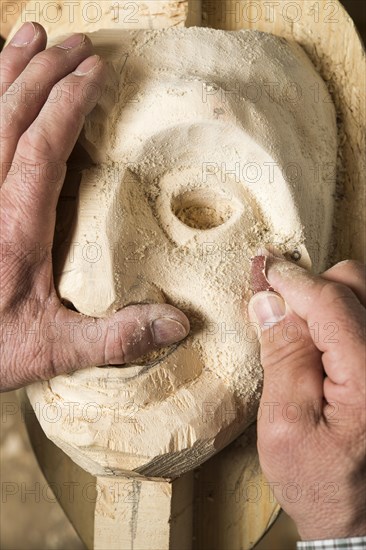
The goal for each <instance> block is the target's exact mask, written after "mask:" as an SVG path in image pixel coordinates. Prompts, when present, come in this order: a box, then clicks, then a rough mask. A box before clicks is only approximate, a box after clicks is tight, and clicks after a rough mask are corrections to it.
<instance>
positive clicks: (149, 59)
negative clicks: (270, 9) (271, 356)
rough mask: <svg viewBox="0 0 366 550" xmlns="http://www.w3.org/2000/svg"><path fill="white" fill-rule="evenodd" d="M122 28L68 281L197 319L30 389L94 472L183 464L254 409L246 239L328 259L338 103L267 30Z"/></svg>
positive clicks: (66, 293) (89, 143) (202, 454)
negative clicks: (187, 327) (148, 350)
mask: <svg viewBox="0 0 366 550" xmlns="http://www.w3.org/2000/svg"><path fill="white" fill-rule="evenodd" d="M119 39H120V42H119V44H118V45H116V44H115V45H114V50H113V48H112V50H113V51H114V57H115V53H116V51H118V53H119V62H118V63H117V62H115V63H114V67H115V69H116V74H118V75H120V76H118V78H117V80H116V83H115V84H113V81H112V80H111V84H110V87H109V90H108V93H106V94H105V95H104V96H103V98H102V100H101V102H100V107H99V108H97V109H96V110H95V111H94V112H93V113H92V114H91V115H90V117H89V118H88V120H87V122H86V125H85V129H84V136H83V144H84V146H85V147H86V148H87V150H88V151H89V153H90V154H91V156H92V158H93V160H94V161H95V162H96V165H95V166H93V167H91V168H89V169H88V170H86V171H85V172H84V174H83V178H82V182H81V187H80V192H79V198H78V210H77V213H76V223H75V225H73V228H72V231H71V233H70V234H69V244H68V246H69V253H68V254H67V258H66V260H64V259H63V260H62V262H61V265H60V273H59V291H60V294H61V296H62V297H63V298H65V299H67V300H68V301H70V302H71V303H72V304H73V305H74V306H75V307H76V309H77V310H79V311H81V312H82V313H85V314H88V315H94V316H103V315H105V314H106V313H109V312H111V311H116V310H118V309H120V308H122V307H124V306H126V305H128V304H131V303H146V302H167V303H169V304H172V305H174V306H176V307H178V308H180V309H182V310H183V311H184V312H185V313H186V314H187V316H188V317H189V319H190V321H191V325H192V332H191V334H190V336H189V337H188V338H187V339H186V340H185V341H184V342H182V343H181V344H180V345H178V346H176V347H175V348H171V349H168V350H162V351H161V352H159V353H158V354H156V355H155V356H154V357H148V358H143V359H142V360H141V361H140V362H138V364H136V365H126V366H123V367H122V366H121V367H120V368H118V367H117V368H91V369H87V370H84V371H78V372H75V373H74V374H73V375H72V376H67V377H66V376H59V377H57V378H56V379H54V380H51V381H50V382H49V384H38V385H36V386H33V387H32V388H31V389H30V390H29V395H30V396H31V399H32V400H33V402H34V401H35V400H37V401H38V402H39V401H40V400H45V401H47V400H48V399H49V398H52V399H53V400H55V401H56V402H57V403H58V404H59V405H60V407H61V409H62V410H63V415H64V416H63V418H64V421H63V422H62V423H61V424H62V425H61V428H60V424H59V425H58V426H57V427H56V428H55V426H54V425H52V423H51V424H50V423H47V422H45V420H44V419H42V418H41V419H40V420H41V423H42V424H43V427H44V429H45V431H46V433H47V434H48V435H49V437H50V438H51V439H53V440H54V441H55V442H56V443H57V444H58V445H59V446H61V447H62V448H64V450H66V452H67V453H68V454H70V455H71V456H72V458H73V459H74V460H75V461H76V462H78V463H79V464H81V465H82V466H84V467H85V468H86V469H88V470H90V471H91V472H92V473H102V474H103V473H104V474H108V473H111V472H112V473H113V472H120V471H126V470H127V471H131V470H134V471H137V472H140V473H144V474H147V475H154V476H161V477H163V476H166V477H174V476H176V475H179V474H181V473H182V472H184V471H187V470H189V469H192V468H194V467H196V466H197V465H199V464H200V463H201V462H203V461H204V460H205V459H206V458H208V457H209V456H210V455H212V454H213V453H215V452H217V451H218V450H220V449H221V448H223V447H224V446H225V445H226V444H227V443H229V442H230V441H231V440H233V439H234V438H235V437H236V436H237V435H238V434H239V433H241V432H242V431H243V430H244V429H245V428H246V427H247V426H248V425H249V424H250V423H251V422H253V421H254V419H255V416H256V408H257V404H258V400H259V396H260V386H261V367H260V363H259V358H258V346H257V338H256V332H257V331H256V328H255V327H253V326H252V325H250V323H249V321H248V318H247V314H246V304H247V302H248V300H249V299H250V296H251V288H250V283H249V267H250V257H251V256H252V255H253V254H254V253H255V251H256V249H257V248H258V247H259V246H260V245H263V244H266V243H274V244H276V245H277V246H278V247H279V248H280V249H282V250H283V251H284V252H287V253H289V254H290V255H291V254H292V255H294V258H295V259H296V260H299V259H300V258H301V259H300V261H302V262H303V263H304V265H309V264H310V260H311V261H312V262H313V263H314V264H315V266H316V268H320V267H321V266H322V263H323V261H324V257H325V255H326V254H325V253H326V247H327V244H328V240H329V234H330V223H331V215H332V208H331V200H330V197H331V195H332V193H333V190H334V179H333V178H331V177H329V174H330V167H331V166H333V165H334V164H335V158H336V129H335V115H334V109H333V105H332V104H331V102H330V99H329V96H328V94H327V91H326V88H325V85H324V83H323V82H322V80H321V79H320V77H319V76H318V74H317V73H316V71H315V69H314V68H313V67H312V66H311V64H310V62H309V60H308V59H307V58H306V56H305V54H304V53H303V52H302V51H301V50H300V48H299V47H297V46H294V45H292V46H290V45H288V44H287V43H286V42H285V41H284V40H282V39H278V38H275V37H273V36H271V35H266V34H262V33H258V32H251V31H242V32H238V33H230V32H223V31H214V30H208V29H197V28H192V29H170V30H167V31H160V32H135V33H121V34H120V37H119ZM112 50H111V48H109V49H108V48H104V50H103V48H102V51H103V53H104V54H105V53H106V52H107V53H108V52H109V54H110V55H112V54H111V51H112ZM126 54H128V55H126ZM121 60H122V61H121ZM326 163H328V164H326ZM71 401H72V402H76V403H78V406H75V407H74V416H73V421H72V422H69V423H67V418H66V416H65V415H67V411H66V409H67V403H68V402H71ZM90 403H94V404H97V406H96V408H95V410H96V411H99V413H100V414H98V413H97V412H96V413H95V414H94V416H93V420H92V421H90V418H88V415H85V414H83V410H84V411H85V410H88V404H90Z"/></svg>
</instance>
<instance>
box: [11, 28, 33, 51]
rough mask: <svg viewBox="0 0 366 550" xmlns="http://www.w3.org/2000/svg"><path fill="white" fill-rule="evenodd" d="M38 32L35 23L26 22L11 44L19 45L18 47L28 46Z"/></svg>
mask: <svg viewBox="0 0 366 550" xmlns="http://www.w3.org/2000/svg"><path fill="white" fill-rule="evenodd" d="M36 34H37V30H36V27H35V26H34V25H33V23H31V22H29V23H24V25H22V26H21V27H20V29H19V30H18V32H17V33H15V35H14V36H13V38H12V39H11V41H10V44H11V45H12V46H17V47H18V48H19V47H20V48H21V47H23V46H27V45H28V44H30V43H31V42H32V41H33V40H34V38H35V36H36Z"/></svg>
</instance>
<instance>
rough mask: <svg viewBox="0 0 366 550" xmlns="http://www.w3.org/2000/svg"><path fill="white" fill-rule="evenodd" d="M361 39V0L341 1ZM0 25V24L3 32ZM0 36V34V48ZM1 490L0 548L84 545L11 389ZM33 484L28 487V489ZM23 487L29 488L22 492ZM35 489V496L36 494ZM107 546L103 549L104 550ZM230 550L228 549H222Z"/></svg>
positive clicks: (289, 543) (285, 534)
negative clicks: (55, 492) (52, 486)
mask: <svg viewBox="0 0 366 550" xmlns="http://www.w3.org/2000/svg"><path fill="white" fill-rule="evenodd" d="M342 3H343V5H344V6H345V8H346V9H347V11H348V12H349V14H350V15H351V17H352V18H353V20H354V21H355V23H356V26H357V28H358V30H359V33H360V35H361V37H362V39H363V42H364V43H365V42H366V2H364V1H363V0H342ZM6 33H7V29H5V27H4V28H3V27H2V28H1V29H0V34H1V35H2V37H4V36H5V35H6ZM3 43H4V39H3V38H0V48H2V46H3ZM0 406H1V419H0V465H1V480H2V495H1V503H0V504H1V507H0V548H2V549H3V550H83V549H84V545H83V544H82V543H81V541H80V540H79V538H78V536H77V534H76V533H75V531H74V529H73V527H72V526H71V524H70V523H69V521H68V520H67V518H66V516H65V514H64V513H63V511H62V509H61V507H60V506H59V504H58V503H57V501H56V499H55V498H54V497H53V495H52V492H51V491H50V490H47V491H45V489H44V488H45V487H47V482H46V480H45V478H44V477H43V475H42V473H41V471H40V469H39V466H38V464H37V462H36V459H35V457H34V455H33V451H32V449H31V446H30V443H29V440H28V436H27V433H26V429H25V425H24V423H23V421H22V418H21V414H20V409H19V406H18V403H17V398H16V395H15V392H9V393H6V394H1V395H0ZM32 489H33V492H32ZM27 491H28V492H27ZM39 491H40V493H41V494H40V498H39V494H38V493H39ZM296 540H298V535H297V532H296V528H295V526H294V524H293V522H292V521H291V520H290V518H288V517H287V516H286V514H284V513H283V514H281V516H280V518H279V519H278V520H277V522H276V523H275V525H274V526H273V527H272V529H271V530H270V531H269V533H267V534H266V535H265V536H264V538H263V539H262V540H261V542H260V543H259V544H258V545H257V546H256V548H257V549H258V550H295V549H296ZM105 550H108V549H105ZM223 550H232V549H223Z"/></svg>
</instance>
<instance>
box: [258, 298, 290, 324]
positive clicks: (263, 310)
mask: <svg viewBox="0 0 366 550" xmlns="http://www.w3.org/2000/svg"><path fill="white" fill-rule="evenodd" d="M249 314H250V318H251V319H252V321H257V322H258V323H259V325H260V326H261V327H262V328H270V326H272V325H273V324H276V323H279V322H280V321H282V320H283V319H284V318H285V315H286V304H285V302H284V300H283V299H282V298H281V296H279V295H278V294H275V293H274V292H259V294H256V295H255V296H253V298H252V299H251V301H250V303H249Z"/></svg>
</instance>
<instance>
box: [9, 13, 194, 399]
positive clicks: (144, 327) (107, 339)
mask: <svg viewBox="0 0 366 550" xmlns="http://www.w3.org/2000/svg"><path fill="white" fill-rule="evenodd" d="M46 42H47V36H46V33H45V31H44V29H43V27H42V26H41V25H39V24H37V23H35V24H32V23H25V24H24V25H23V26H22V27H21V29H20V30H19V31H18V33H17V34H16V35H15V36H14V38H13V40H12V42H11V43H10V44H9V45H8V46H7V47H6V48H5V49H4V51H3V52H2V53H1V56H0V78H1V94H2V95H1V99H0V102H1V103H0V104H1V125H0V162H1V164H0V166H1V190H0V193H1V210H0V223H1V246H2V250H1V258H0V259H1V262H0V267H1V271H0V276H1V306H0V314H1V331H2V347H1V389H2V390H10V389H14V388H17V387H20V386H22V385H25V384H29V383H30V382H33V381H36V380H45V379H49V378H51V377H53V376H57V375H58V374H61V373H68V372H72V371H74V370H76V369H81V368H84V367H88V366H97V365H108V364H112V365H113V364H115V365H118V364H123V363H126V362H129V361H131V360H133V359H137V358H138V357H140V356H142V355H144V354H146V353H147V352H149V351H151V350H153V349H156V347H160V346H164V345H169V344H172V343H174V342H177V341H179V340H181V339H183V338H184V337H185V336H186V335H187V333H188V331H189V322H188V320H187V318H186V316H185V315H184V314H183V313H181V312H180V311H178V310H177V309H176V308H174V307H172V306H169V305H165V304H163V305H151V306H130V307H127V308H125V309H124V310H121V311H120V312H118V313H117V314H116V315H115V316H113V317H112V318H103V319H98V320H96V319H91V318H88V317H85V316H83V315H81V314H79V313H77V312H74V311H70V310H68V309H67V308H66V307H64V306H63V305H62V303H61V302H60V299H59V297H58V295H57V293H56V291H55V288H54V282H53V275H52V262H51V247H50V243H52V241H53V235H54V229H55V218H56V205H57V201H58V197H59V193H60V190H61V187H62V184H63V181H64V177H65V173H66V161H67V159H68V157H69V155H70V153H71V151H72V149H73V147H74V145H75V143H76V140H77V138H78V135H79V133H80V131H81V128H82V126H83V123H84V119H85V116H86V115H87V114H88V113H89V112H90V111H91V110H92V109H93V108H94V106H95V104H96V101H97V99H96V95H97V94H96V93H95V89H96V87H99V88H100V90H101V92H102V83H103V79H105V77H106V73H105V66H104V64H103V61H102V60H101V59H100V58H99V56H97V55H92V53H93V51H92V50H93V48H92V44H91V42H90V40H89V39H88V38H87V37H86V36H85V35H83V34H78V35H73V36H71V37H69V38H68V39H67V41H65V42H64V43H63V44H60V45H58V46H55V47H52V48H50V49H48V50H45V47H46ZM88 90H92V91H93V92H92V94H91V93H88ZM91 96H93V97H91Z"/></svg>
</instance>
